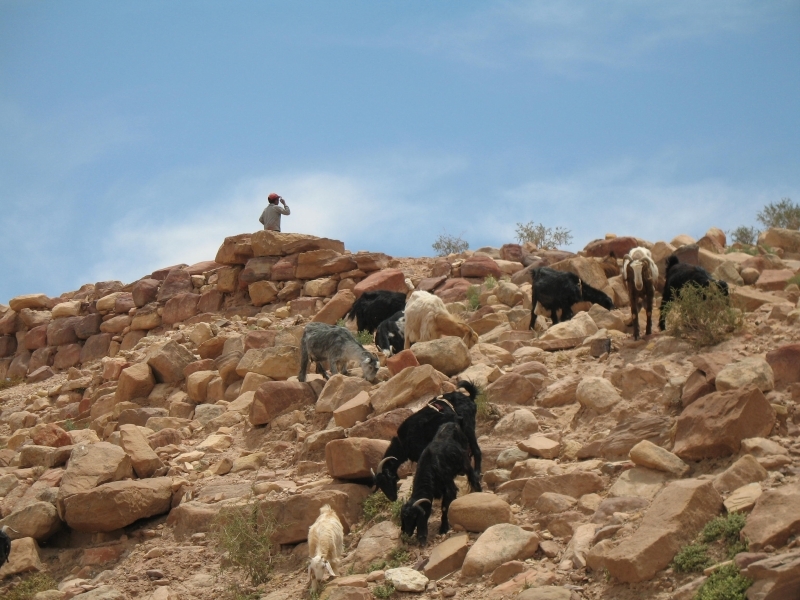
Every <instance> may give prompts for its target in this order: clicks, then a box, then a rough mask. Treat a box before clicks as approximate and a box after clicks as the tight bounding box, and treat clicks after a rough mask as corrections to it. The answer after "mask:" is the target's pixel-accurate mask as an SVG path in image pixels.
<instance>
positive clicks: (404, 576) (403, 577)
mask: <svg viewBox="0 0 800 600" xmlns="http://www.w3.org/2000/svg"><path fill="white" fill-rule="evenodd" d="M384 577H385V578H386V581H388V582H389V583H391V584H392V586H394V589H396V590H397V591H398V592H417V593H419V592H424V591H425V588H426V587H427V586H428V578H427V577H425V575H423V574H422V573H420V572H419V571H415V570H414V569H412V568H410V567H397V568H395V569H387V570H386V572H385V573H384Z"/></svg>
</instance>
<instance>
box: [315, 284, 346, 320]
mask: <svg viewBox="0 0 800 600" xmlns="http://www.w3.org/2000/svg"><path fill="white" fill-rule="evenodd" d="M355 301H356V297H355V294H353V292H352V291H350V290H347V289H342V290H339V291H338V292H336V294H334V296H333V298H331V300H330V302H328V303H327V304H326V305H325V306H323V307H322V310H320V311H319V312H318V313H317V314H316V315H314V317H313V318H312V319H311V320H312V321H313V322H315V323H327V324H328V325H336V322H337V321H338V320H339V319H343V318H344V316H345V315H346V314H347V313H348V312H349V311H350V309H351V308H353V304H354V303H355Z"/></svg>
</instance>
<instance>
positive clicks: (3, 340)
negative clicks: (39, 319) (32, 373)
mask: <svg viewBox="0 0 800 600" xmlns="http://www.w3.org/2000/svg"><path fill="white" fill-rule="evenodd" d="M28 333H30V332H28ZM27 337H28V336H27V335H26V336H25V338H26V342H27ZM44 339H45V343H47V327H45V328H44ZM16 351H17V338H15V337H12V336H10V335H3V336H0V358H5V357H7V356H14V353H15V352H16Z"/></svg>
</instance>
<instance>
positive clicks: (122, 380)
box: [114, 362, 156, 402]
mask: <svg viewBox="0 0 800 600" xmlns="http://www.w3.org/2000/svg"><path fill="white" fill-rule="evenodd" d="M155 385H156V380H155V377H153V373H152V372H151V370H150V367H149V366H148V365H147V363H146V362H141V363H136V364H135V365H132V366H130V367H128V368H127V369H123V370H122V372H121V373H120V375H119V381H118V383H117V391H116V392H115V393H114V398H115V402H130V401H131V400H133V399H135V398H147V397H148V396H149V395H150V392H152V391H153V388H154V387H155Z"/></svg>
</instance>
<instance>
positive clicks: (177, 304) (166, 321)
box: [161, 288, 200, 327]
mask: <svg viewBox="0 0 800 600" xmlns="http://www.w3.org/2000/svg"><path fill="white" fill-rule="evenodd" d="M162 289H163V288H162ZM199 302H200V295H199V294H176V295H175V296H173V297H172V298H170V299H169V300H167V303H166V304H165V305H164V311H163V313H162V314H161V322H162V323H163V325H164V326H166V327H172V326H173V325H174V324H175V323H182V322H183V321H187V320H189V319H191V318H192V317H193V316H195V315H196V314H197V304H198V303H199Z"/></svg>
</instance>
